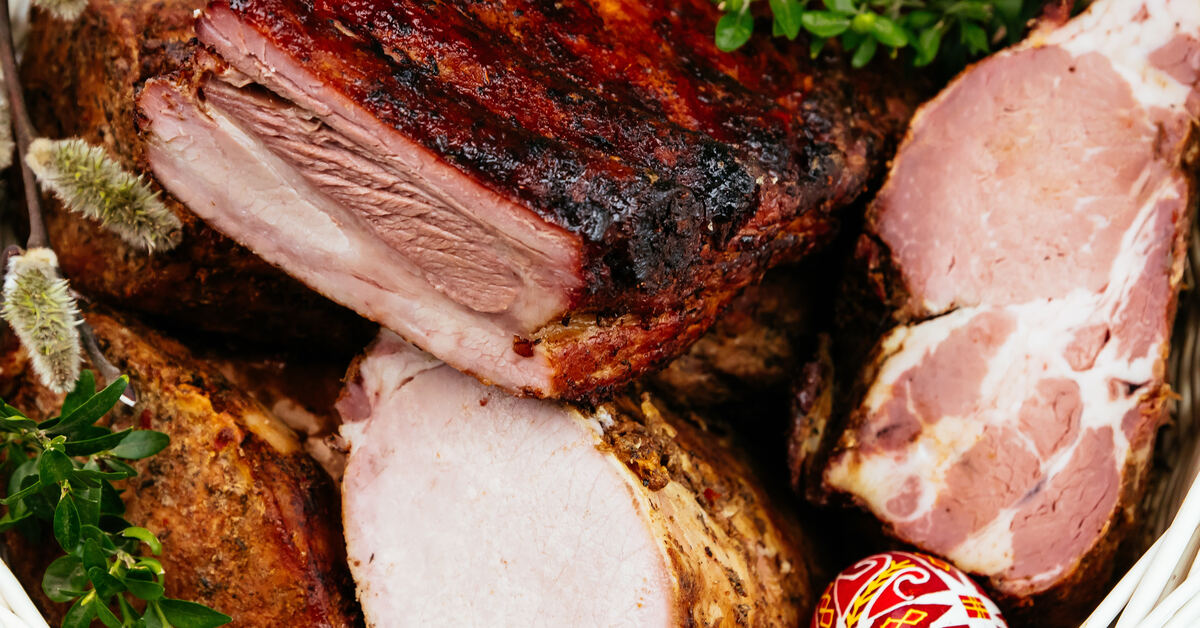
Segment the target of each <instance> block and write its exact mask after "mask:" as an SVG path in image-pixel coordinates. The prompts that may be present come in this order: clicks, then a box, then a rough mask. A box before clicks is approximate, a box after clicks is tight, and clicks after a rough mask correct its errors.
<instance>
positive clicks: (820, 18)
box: [800, 11, 850, 38]
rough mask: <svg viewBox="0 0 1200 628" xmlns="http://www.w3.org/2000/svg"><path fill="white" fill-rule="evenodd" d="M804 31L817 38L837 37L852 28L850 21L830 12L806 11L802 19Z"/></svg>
mask: <svg viewBox="0 0 1200 628" xmlns="http://www.w3.org/2000/svg"><path fill="white" fill-rule="evenodd" d="M800 23H801V24H803V25H804V30H806V31H808V32H810V33H812V34H813V35H816V36H817V37H825V38H829V37H837V36H838V35H841V34H842V33H844V32H846V29H848V28H850V20H849V19H847V18H845V17H843V16H841V15H838V14H837V13H833V12H830V11H805V12H804V15H803V16H801V18H800Z"/></svg>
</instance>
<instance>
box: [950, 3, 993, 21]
mask: <svg viewBox="0 0 1200 628" xmlns="http://www.w3.org/2000/svg"><path fill="white" fill-rule="evenodd" d="M946 15H954V16H957V17H960V18H967V19H969V20H975V21H978V22H986V21H988V20H990V19H992V7H991V5H990V4H988V3H986V2H956V3H954V4H952V5H950V6H949V7H947V8H946Z"/></svg>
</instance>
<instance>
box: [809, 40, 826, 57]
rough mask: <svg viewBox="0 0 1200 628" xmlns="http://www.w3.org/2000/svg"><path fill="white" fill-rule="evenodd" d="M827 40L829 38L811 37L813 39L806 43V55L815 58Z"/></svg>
mask: <svg viewBox="0 0 1200 628" xmlns="http://www.w3.org/2000/svg"><path fill="white" fill-rule="evenodd" d="M827 41H829V40H828V39H821V38H820V37H813V40H812V41H811V42H809V43H808V55H809V56H810V57H812V58H814V59H816V58H817V55H819V54H821V50H822V49H824V48H825V42H827Z"/></svg>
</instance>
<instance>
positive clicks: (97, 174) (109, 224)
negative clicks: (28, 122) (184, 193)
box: [25, 138, 181, 251]
mask: <svg viewBox="0 0 1200 628" xmlns="http://www.w3.org/2000/svg"><path fill="white" fill-rule="evenodd" d="M25 162H26V163H27V164H29V167H30V168H31V169H32V170H33V172H34V174H35V175H37V178H38V181H39V182H40V183H41V185H42V187H43V188H44V189H47V190H50V191H51V192H53V193H54V195H55V196H57V197H58V199H59V200H61V201H62V202H63V204H64V205H66V207H67V209H69V210H71V211H73V212H77V213H79V214H82V215H84V216H86V217H88V218H91V219H92V220H97V221H99V222H100V224H102V225H104V226H105V227H106V228H108V229H109V230H110V231H112V232H114V233H116V234H117V235H118V236H120V238H121V239H122V240H124V241H125V242H127V243H129V244H130V245H131V246H135V247H137V248H140V249H145V250H147V251H153V250H154V249H170V248H172V247H174V246H175V245H176V244H179V235H180V228H181V225H180V223H179V218H177V217H176V216H175V214H173V213H171V211H170V210H168V209H167V208H166V206H164V205H163V204H162V201H160V200H159V198H158V194H157V193H155V192H152V191H150V187H149V186H147V185H146V182H145V181H144V180H142V178H141V177H140V176H134V175H132V174H130V173H129V172H126V171H125V169H124V168H122V167H121V165H120V164H118V163H117V162H116V161H115V160H114V159H112V158H111V157H109V156H108V154H107V153H106V152H105V151H104V149H102V148H98V147H96V146H92V145H90V144H88V143H87V142H85V141H83V140H81V139H67V140H48V139H45V138H38V139H36V140H34V141H33V142H32V143H31V144H30V145H29V151H28V153H27V154H26V155H25Z"/></svg>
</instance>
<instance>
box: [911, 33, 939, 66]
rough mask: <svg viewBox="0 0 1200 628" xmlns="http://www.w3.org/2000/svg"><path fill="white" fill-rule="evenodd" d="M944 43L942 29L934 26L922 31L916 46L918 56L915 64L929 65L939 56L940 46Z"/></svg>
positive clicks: (914, 61)
mask: <svg viewBox="0 0 1200 628" xmlns="http://www.w3.org/2000/svg"><path fill="white" fill-rule="evenodd" d="M941 44H942V29H940V28H938V27H936V26H933V27H930V28H927V29H925V30H923V31H921V34H919V35H917V41H916V43H915V44H914V46H915V47H916V49H917V57H916V59H914V60H913V65H915V66H917V67H923V66H927V65H929V64H930V63H931V62H932V61H933V59H934V57H936V56H937V53H938V48H939V47H940V46H941Z"/></svg>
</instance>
